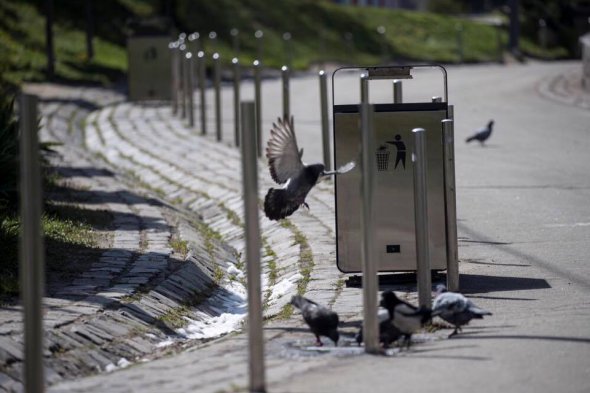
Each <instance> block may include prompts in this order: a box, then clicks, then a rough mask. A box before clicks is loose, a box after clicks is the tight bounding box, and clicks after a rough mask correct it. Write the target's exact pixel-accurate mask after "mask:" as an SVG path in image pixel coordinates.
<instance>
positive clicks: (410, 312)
mask: <svg viewBox="0 0 590 393" xmlns="http://www.w3.org/2000/svg"><path fill="white" fill-rule="evenodd" d="M379 305H380V306H381V307H383V308H385V309H386V310H387V311H389V314H390V315H393V321H392V322H393V326H395V327H396V328H397V329H399V331H400V332H401V334H402V335H403V336H404V341H405V344H406V347H408V348H409V347H410V345H411V342H412V334H414V333H415V332H416V331H417V330H418V329H420V328H421V327H422V326H424V325H425V324H426V323H427V322H428V321H430V319H431V318H432V310H430V309H429V308H428V307H419V308H418V307H416V306H413V305H411V304H410V303H408V302H405V301H403V300H401V299H400V298H398V297H397V296H396V294H395V293H394V292H393V291H385V292H383V293H382V294H381V302H380V304H379Z"/></svg>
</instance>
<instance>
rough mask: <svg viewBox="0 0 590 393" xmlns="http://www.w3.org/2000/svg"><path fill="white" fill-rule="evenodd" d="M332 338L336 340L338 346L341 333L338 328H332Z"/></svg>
mask: <svg viewBox="0 0 590 393" xmlns="http://www.w3.org/2000/svg"><path fill="white" fill-rule="evenodd" d="M328 337H330V340H332V341H334V345H335V346H338V339H339V338H340V333H338V329H334V330H331V331H330V333H329V334H328Z"/></svg>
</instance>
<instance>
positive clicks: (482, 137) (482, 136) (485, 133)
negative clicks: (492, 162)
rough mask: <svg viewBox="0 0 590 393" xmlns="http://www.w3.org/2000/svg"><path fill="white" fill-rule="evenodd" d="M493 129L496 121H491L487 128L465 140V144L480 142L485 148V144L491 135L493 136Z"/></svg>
mask: <svg viewBox="0 0 590 393" xmlns="http://www.w3.org/2000/svg"><path fill="white" fill-rule="evenodd" d="M492 127H494V121H493V120H490V121H489V122H488V125H487V126H485V127H482V128H480V129H478V130H477V131H475V134H473V135H472V136H470V137H469V138H467V139H465V142H467V143H469V142H471V141H479V143H481V145H482V146H483V144H484V142H485V141H486V140H487V139H488V138H489V137H490V135H492Z"/></svg>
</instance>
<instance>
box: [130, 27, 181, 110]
mask: <svg viewBox="0 0 590 393" xmlns="http://www.w3.org/2000/svg"><path fill="white" fill-rule="evenodd" d="M128 28H129V30H130V32H129V34H128V37H127V64H128V68H127V79H128V88H129V99H130V100H132V101H143V100H170V99H171V97H172V94H171V91H170V85H171V72H170V64H171V58H170V56H171V53H170V50H169V49H168V44H169V42H170V34H169V21H168V20H167V19H166V18H156V19H155V20H140V21H138V20H133V21H131V22H128Z"/></svg>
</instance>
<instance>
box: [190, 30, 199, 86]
mask: <svg viewBox="0 0 590 393" xmlns="http://www.w3.org/2000/svg"><path fill="white" fill-rule="evenodd" d="M188 50H189V51H190V52H191V53H195V54H197V53H199V51H200V50H201V35H200V34H199V33H197V32H196V31H195V32H194V33H192V34H189V36H188ZM190 70H191V73H192V74H193V75H194V73H195V69H194V59H193V65H192V67H191V68H190ZM197 87H198V83H197V79H196V78H193V84H192V88H193V90H196V89H197Z"/></svg>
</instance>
